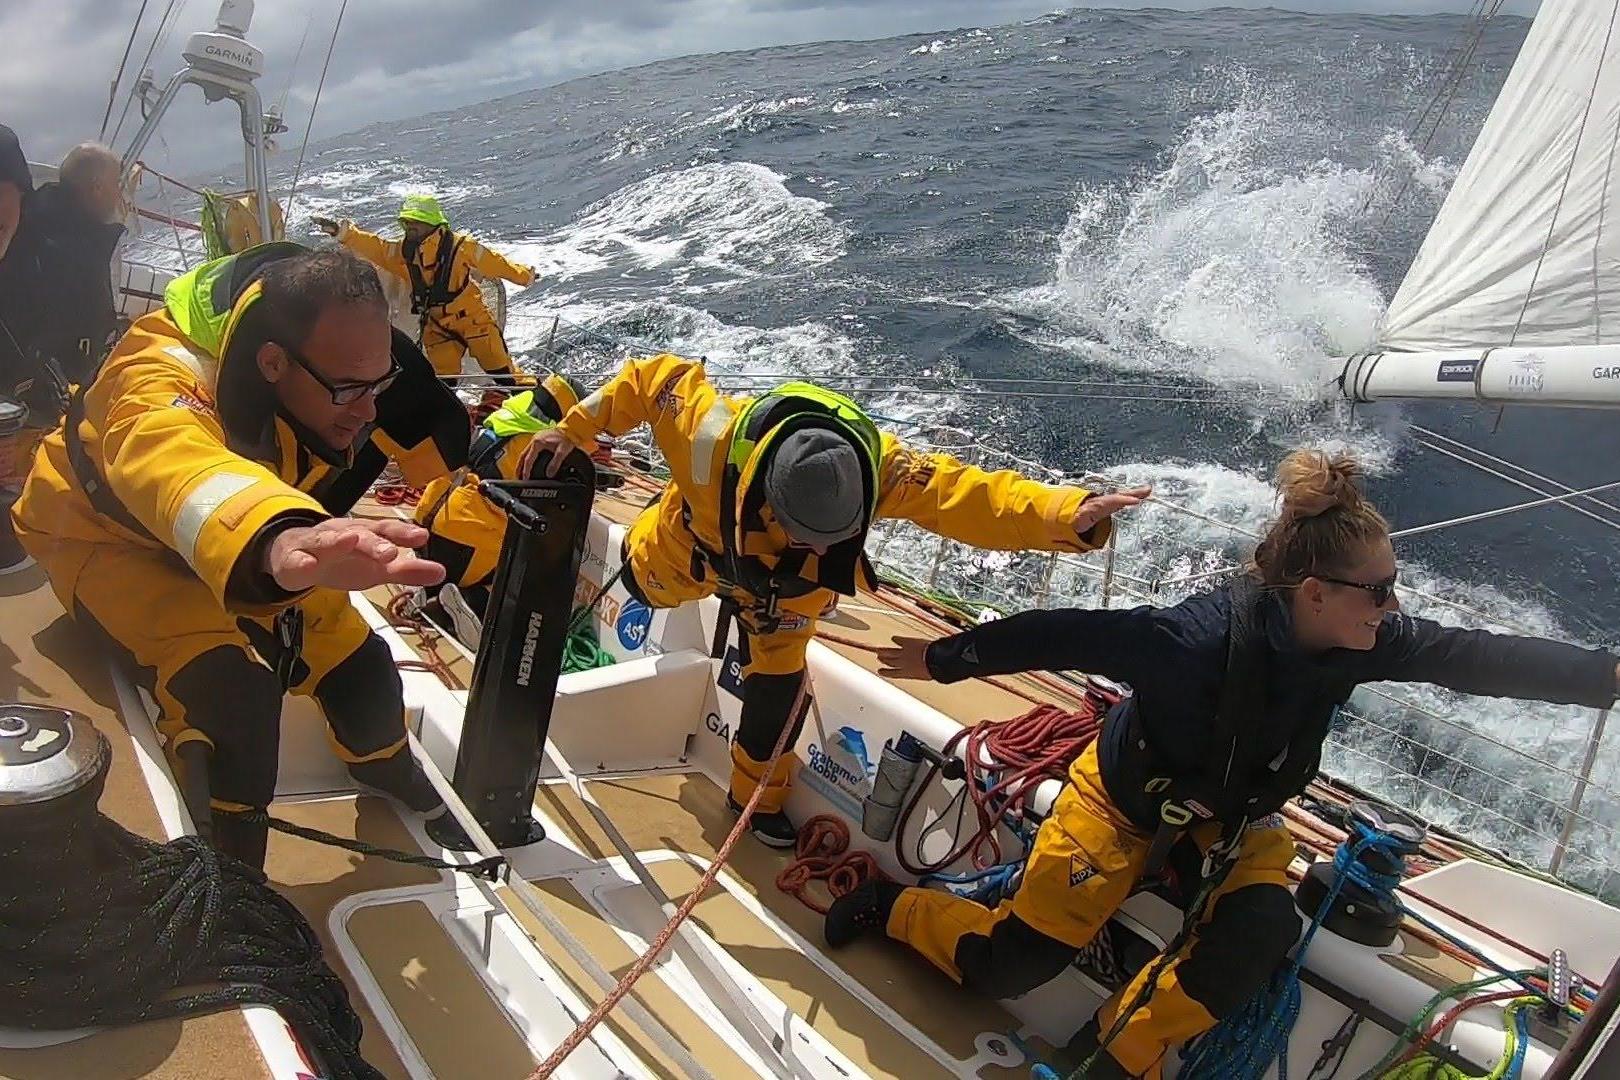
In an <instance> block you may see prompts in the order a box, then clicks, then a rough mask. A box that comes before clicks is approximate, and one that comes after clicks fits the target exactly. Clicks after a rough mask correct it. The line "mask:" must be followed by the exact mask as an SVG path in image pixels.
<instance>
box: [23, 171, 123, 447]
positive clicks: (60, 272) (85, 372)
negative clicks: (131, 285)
mask: <svg viewBox="0 0 1620 1080" xmlns="http://www.w3.org/2000/svg"><path fill="white" fill-rule="evenodd" d="M56 175H57V179H56V182H55V183H46V184H41V185H40V186H39V189H38V190H37V191H35V192H34V193H33V194H32V195H30V196H29V197H28V199H27V201H26V203H25V205H24V207H23V221H22V230H21V231H20V232H19V234H18V236H17V246H18V248H19V251H18V252H17V254H21V255H25V256H26V257H27V258H28V259H29V260H31V263H30V264H29V273H30V274H31V275H32V276H33V278H34V281H35V282H36V308H35V327H34V330H33V332H32V333H31V335H30V336H31V337H32V339H33V341H34V347H35V348H36V349H38V350H39V351H40V353H41V354H42V355H43V356H45V357H48V358H49V359H50V360H51V361H53V362H54V363H55V364H56V365H57V366H58V367H59V368H60V370H61V372H62V374H63V376H65V378H66V380H67V382H68V384H69V385H72V384H75V383H83V382H87V381H89V380H90V379H91V378H93V377H94V375H95V372H96V367H97V366H98V365H99V364H100V363H101V358H102V357H104V356H106V355H107V351H108V350H109V349H111V348H112V345H113V341H114V340H115V339H116V338H117V335H118V329H119V327H118V309H117V306H116V305H115V304H114V302H113V291H112V274H111V271H110V269H109V268H110V265H111V263H112V257H113V252H114V251H115V250H116V249H117V247H118V241H119V240H120V239H122V238H123V235H124V225H123V217H124V207H125V200H124V190H123V186H122V182H121V181H122V176H123V163H122V162H121V161H120V160H119V158H118V155H117V154H115V153H113V152H112V151H111V150H109V149H107V148H106V147H105V146H102V145H101V144H100V143H81V144H79V145H78V146H75V147H74V148H73V149H72V150H70V151H68V154H67V157H65V158H63V159H62V164H61V167H60V168H58V169H57V173H56ZM55 420H56V418H55V417H53V418H52V422H51V423H50V424H47V425H45V426H46V427H53V426H55Z"/></svg>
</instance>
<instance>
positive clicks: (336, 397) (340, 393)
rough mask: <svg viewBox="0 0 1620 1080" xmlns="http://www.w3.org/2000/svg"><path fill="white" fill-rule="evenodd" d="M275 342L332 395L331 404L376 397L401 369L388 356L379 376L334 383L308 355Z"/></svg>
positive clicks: (350, 403) (343, 403) (349, 402)
mask: <svg viewBox="0 0 1620 1080" xmlns="http://www.w3.org/2000/svg"><path fill="white" fill-rule="evenodd" d="M276 344H277V345H279V346H281V351H282V352H284V353H286V354H287V356H288V358H289V359H291V360H292V362H293V363H295V364H297V365H298V366H299V367H301V368H303V369H304V371H306V372H307V373H308V374H309V377H310V378H312V379H314V380H315V381H316V382H318V383H320V384H321V386H322V387H324V388H325V390H326V392H327V393H328V394H331V395H332V404H334V405H353V404H354V403H355V402H356V401H359V400H360V399H361V398H363V397H365V396H366V395H367V394H370V395H371V396H372V397H376V396H377V395H378V394H381V393H382V392H383V391H384V390H387V389H388V388H389V387H390V386H393V385H394V380H395V379H397V378H399V373H400V371H401V370H403V369H402V368H401V367H400V366H399V361H398V360H395V359H393V358H392V357H390V358H389V368H388V373H387V374H386V375H383V376H382V377H381V378H378V379H372V380H371V381H370V382H345V383H335V382H333V381H332V380H331V379H328V378H327V377H326V376H325V375H322V374H321V373H320V372H319V371H316V370H315V365H313V364H311V363H310V362H309V358H308V357H306V356H305V355H304V354H303V353H301V352H299V351H298V350H297V349H295V348H293V347H292V346H291V345H288V344H287V343H286V342H285V341H278V342H276Z"/></svg>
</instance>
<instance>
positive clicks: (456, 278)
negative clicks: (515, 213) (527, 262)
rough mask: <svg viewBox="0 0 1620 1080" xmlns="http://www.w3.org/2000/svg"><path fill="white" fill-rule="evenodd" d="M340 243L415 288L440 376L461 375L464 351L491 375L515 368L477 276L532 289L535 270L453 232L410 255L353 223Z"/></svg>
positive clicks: (442, 232) (437, 235)
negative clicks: (468, 352) (512, 366)
mask: <svg viewBox="0 0 1620 1080" xmlns="http://www.w3.org/2000/svg"><path fill="white" fill-rule="evenodd" d="M338 241H339V242H340V243H341V244H343V245H344V246H345V247H347V248H349V249H350V250H351V251H353V252H354V253H355V254H356V255H359V256H360V257H361V258H363V259H367V260H369V261H370V262H373V263H375V264H376V265H377V266H379V267H381V268H382V269H384V270H386V271H388V272H389V273H391V274H393V275H394V276H396V277H399V278H403V279H404V280H405V281H407V282H409V283H410V286H411V304H412V310H413V311H414V312H415V313H416V314H418V315H420V316H421V317H422V346H423V348H424V349H426V350H427V352H428V356H429V359H431V360H432V361H433V363H434V367H435V368H437V369H439V373H440V374H442V375H449V374H456V373H457V372H458V371H459V370H460V361H461V355H462V352H463V351H470V352H472V353H473V354H474V356H475V358H476V359H477V360H478V362H479V363H480V364H481V365H482V366H483V367H484V368H485V370H488V371H502V370H509V369H510V368H511V359H510V356H509V355H508V354H507V350H506V346H505V343H504V342H502V341H501V338H500V331H499V328H497V327H496V325H495V316H494V315H493V314H491V313H490V310H489V306H488V305H487V304H486V303H485V302H484V294H483V293H482V292H481V291H480V290H479V288H478V283H477V282H476V281H475V280H473V275H474V274H475V273H476V274H478V275H480V276H482V277H485V278H491V279H493V278H502V279H505V280H506V281H510V282H513V283H514V284H517V285H520V286H527V285H530V284H532V283H533V281H534V271H533V270H530V269H529V268H528V267H526V266H519V265H518V264H517V263H514V262H512V261H511V260H510V259H508V258H506V256H504V255H502V254H500V253H499V252H497V251H492V250H490V249H489V248H487V247H485V246H484V245H483V244H480V243H479V242H478V241H477V240H474V239H473V238H472V237H470V236H468V235H467V234H466V233H456V232H451V231H450V229H449V228H448V227H446V228H441V229H437V230H435V231H434V232H432V233H431V234H429V235H428V236H427V238H426V239H424V240H423V241H422V242H421V244H420V245H418V246H417V247H416V249H415V250H414V251H413V252H411V253H410V254H408V255H407V253H406V249H405V245H404V242H403V241H402V240H384V239H383V238H382V237H380V236H377V235H376V234H374V233H369V232H366V231H365V230H364V229H359V228H356V227H355V226H354V225H353V223H351V222H344V223H343V224H342V226H341V227H340V228H339V230H338ZM447 248H448V250H449V254H448V256H447V255H446V249H447ZM446 259H448V262H446Z"/></svg>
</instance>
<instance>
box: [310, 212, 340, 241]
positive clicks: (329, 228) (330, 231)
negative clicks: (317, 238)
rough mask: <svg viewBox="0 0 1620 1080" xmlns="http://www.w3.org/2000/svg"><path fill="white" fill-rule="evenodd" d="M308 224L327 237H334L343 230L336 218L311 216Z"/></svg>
mask: <svg viewBox="0 0 1620 1080" xmlns="http://www.w3.org/2000/svg"><path fill="white" fill-rule="evenodd" d="M309 222H310V224H311V225H313V226H315V227H316V228H317V229H319V230H321V232H323V233H325V234H326V235H327V236H336V235H337V234H338V233H339V232H340V231H342V229H343V223H342V222H340V221H338V220H337V219H336V218H329V217H321V216H320V215H318V214H311V215H310V218H309Z"/></svg>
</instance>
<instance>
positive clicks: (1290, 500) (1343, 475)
mask: <svg viewBox="0 0 1620 1080" xmlns="http://www.w3.org/2000/svg"><path fill="white" fill-rule="evenodd" d="M1360 476H1361V467H1360V466H1359V465H1357V464H1356V461H1355V459H1354V458H1352V457H1350V456H1349V455H1348V454H1334V455H1333V456H1331V457H1329V456H1328V455H1327V454H1326V453H1324V452H1323V451H1321V450H1295V451H1294V452H1293V453H1291V454H1289V455H1288V456H1287V457H1285V458H1283V460H1282V464H1280V465H1278V466H1277V488H1278V490H1280V491H1281V492H1282V513H1283V516H1284V517H1290V518H1295V519H1299V518H1312V517H1316V516H1317V515H1318V514H1324V513H1326V512H1327V511H1329V510H1333V509H1336V508H1337V509H1346V510H1354V509H1356V508H1358V507H1360V506H1361V505H1362V503H1363V501H1364V499H1363V496H1362V494H1361V485H1360V483H1359V482H1358V481H1359V478H1360Z"/></svg>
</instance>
